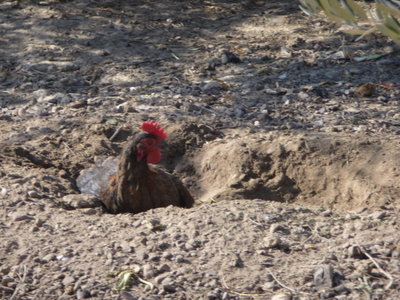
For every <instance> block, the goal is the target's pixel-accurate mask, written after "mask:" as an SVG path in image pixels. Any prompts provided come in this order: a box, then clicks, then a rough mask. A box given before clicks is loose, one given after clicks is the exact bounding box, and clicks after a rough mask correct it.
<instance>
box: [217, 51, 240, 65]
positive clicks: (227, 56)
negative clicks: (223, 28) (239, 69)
mask: <svg viewBox="0 0 400 300" xmlns="http://www.w3.org/2000/svg"><path fill="white" fill-rule="evenodd" d="M240 62H241V60H240V58H239V57H237V56H236V54H234V53H232V52H229V51H224V53H222V56H221V63H222V64H223V65H225V64H228V63H234V64H238V63H240Z"/></svg>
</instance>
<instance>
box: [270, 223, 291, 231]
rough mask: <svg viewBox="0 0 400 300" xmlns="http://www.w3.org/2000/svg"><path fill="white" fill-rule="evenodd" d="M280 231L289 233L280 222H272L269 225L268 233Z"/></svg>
mask: <svg viewBox="0 0 400 300" xmlns="http://www.w3.org/2000/svg"><path fill="white" fill-rule="evenodd" d="M278 231H279V232H282V233H289V230H288V229H287V228H286V227H285V226H284V225H281V224H276V223H275V224H272V225H271V226H270V227H269V232H270V233H274V232H278Z"/></svg>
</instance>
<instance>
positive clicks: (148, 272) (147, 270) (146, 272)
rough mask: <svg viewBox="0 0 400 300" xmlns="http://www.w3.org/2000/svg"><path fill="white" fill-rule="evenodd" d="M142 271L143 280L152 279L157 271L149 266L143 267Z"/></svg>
mask: <svg viewBox="0 0 400 300" xmlns="http://www.w3.org/2000/svg"><path fill="white" fill-rule="evenodd" d="M142 270H143V277H144V278H145V279H150V278H153V277H154V276H155V275H156V273H157V270H156V269H155V268H154V267H153V266H152V265H150V264H147V265H144V266H143V269H142Z"/></svg>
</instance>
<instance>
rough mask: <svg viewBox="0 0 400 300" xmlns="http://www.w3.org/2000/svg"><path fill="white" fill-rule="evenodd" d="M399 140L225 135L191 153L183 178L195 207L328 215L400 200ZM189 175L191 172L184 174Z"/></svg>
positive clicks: (179, 171)
mask: <svg viewBox="0 0 400 300" xmlns="http://www.w3.org/2000/svg"><path fill="white" fill-rule="evenodd" d="M399 145H400V141H399V139H393V140H388V141H382V140H380V139H376V138H368V137H360V136H345V135H338V134H288V135H280V134H276V133H269V134H251V135H245V136H239V137H238V136H236V137H235V138H232V136H231V137H229V136H227V137H226V138H224V139H218V140H215V141H212V142H210V143H207V144H206V145H204V147H202V148H201V149H197V150H195V151H194V152H193V153H192V154H191V155H190V156H188V158H186V159H185V160H184V161H185V162H184V163H183V164H180V165H179V166H178V168H179V169H177V172H178V173H182V174H184V173H185V170H195V172H194V174H188V175H187V176H189V177H190V178H191V182H193V187H192V189H193V191H194V192H195V194H196V196H197V197H198V198H199V201H200V202H210V201H213V200H214V201H218V200H221V199H242V198H246V199H264V200H272V201H279V202H300V203H307V204H312V205H318V206H324V207H329V208H335V209H356V208H362V207H372V206H381V205H384V204H390V203H392V202H393V201H395V200H396V199H398V198H399V197H400V180H399V178H400V177H399V176H400V153H399V151H398V149H399ZM192 173H193V172H192Z"/></svg>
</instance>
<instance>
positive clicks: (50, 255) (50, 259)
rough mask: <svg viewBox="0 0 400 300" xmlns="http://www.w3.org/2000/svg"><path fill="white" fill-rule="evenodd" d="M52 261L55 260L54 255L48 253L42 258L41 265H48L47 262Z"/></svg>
mask: <svg viewBox="0 0 400 300" xmlns="http://www.w3.org/2000/svg"><path fill="white" fill-rule="evenodd" d="M52 260H56V255H55V254H52V253H50V254H47V255H46V256H44V257H43V258H42V263H48V262H49V261H52Z"/></svg>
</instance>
